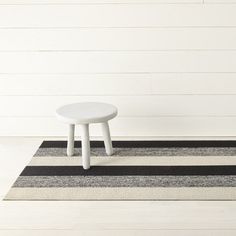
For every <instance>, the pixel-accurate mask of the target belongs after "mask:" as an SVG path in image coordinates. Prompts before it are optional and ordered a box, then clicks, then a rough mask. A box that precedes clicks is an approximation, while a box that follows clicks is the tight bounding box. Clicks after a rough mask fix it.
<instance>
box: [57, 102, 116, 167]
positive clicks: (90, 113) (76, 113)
mask: <svg viewBox="0 0 236 236" xmlns="http://www.w3.org/2000/svg"><path fill="white" fill-rule="evenodd" d="M56 115H57V118H58V119H59V120H60V121H62V122H64V123H67V124H69V135H68V143H67V155H68V156H73V154H74V132H75V125H80V126H81V132H82V133H81V143H82V164H83V168H84V169H89V168H90V141H89V124H91V123H101V125H102V132H103V136H104V143H105V148H106V153H107V155H112V154H113V148H112V142H111V136H110V130H109V125H108V121H109V120H111V119H112V118H114V117H115V116H116V115H117V108H116V107H115V106H113V105H110V104H106V103H95V102H85V103H75V104H69V105H66V106H63V107H60V108H59V109H57V111H56Z"/></svg>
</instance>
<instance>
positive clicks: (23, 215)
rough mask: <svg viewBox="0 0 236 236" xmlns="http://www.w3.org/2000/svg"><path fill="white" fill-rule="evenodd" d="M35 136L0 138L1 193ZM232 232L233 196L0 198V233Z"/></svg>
mask: <svg viewBox="0 0 236 236" xmlns="http://www.w3.org/2000/svg"><path fill="white" fill-rule="evenodd" d="M41 141H42V139H40V138H0V196H1V198H3V196H4V194H5V193H6V192H7V191H8V189H9V188H10V186H11V184H12V183H13V182H14V180H15V179H16V178H17V176H18V175H19V174H20V172H21V170H22V169H23V168H24V166H25V165H26V164H27V163H28V161H29V160H30V159H31V157H32V155H33V153H34V152H35V150H36V149H37V148H38V146H39V145H40V143H41ZM8 235H11V236H15V235H17V236H21V235H24V236H27V235H33V236H38V235H44V236H48V235H50V236H54V235H56V236H61V235H67V236H70V235H73V236H74V235H77V236H80V235H85V236H87V235H89V236H90V235H96V236H100V235H103V236H106V235H111V236H116V235H124V236H126V235H131V236H132V235H135V236H140V235H148V236H152V235H164V236H169V235H175V236H180V235H181V236H185V235H188V236H191V235H193V236H196V235H197V236H198V235H199V236H200V235H201V236H202V235H212V236H218V235H224V236H228V235H236V201H235V202H234V201H231V202H227V201H225V202H223V201H222V202H217V201H211V202H206V201H205V202H204V201H201V202H197V201H185V202H184V201H175V202H174V201H171V202H167V201H156V202H154V201H150V202H141V201H134V202H132V201H129V202H117V201H113V202H112V201H110V202H108V201H107V202H106V201H102V202H95V201H88V202H86V201H85V202H79V201H78V202H76V201H73V202H66V201H64V202H60V201H58V202H55V201H54V202H53V201H51V202H50V201H44V202H42V201H41V202H40V201H39V202H28V201H25V202H17V201H12V202H4V201H1V202H0V236H8Z"/></svg>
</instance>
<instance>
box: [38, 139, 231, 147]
mask: <svg viewBox="0 0 236 236" xmlns="http://www.w3.org/2000/svg"><path fill="white" fill-rule="evenodd" d="M112 144H113V147H115V148H155V147H163V148H165V147H166V148H172V147H173V148H176V147H186V148H187V147H190V148H191V147H192V148H197V147H236V141H216V140H211V141H210V140H206V141H113V142H112ZM90 146H91V147H92V148H99V147H104V142H103V141H91V142H90ZM66 147H67V141H58V140H57V141H43V143H42V144H41V146H40V148H66ZM75 147H76V148H79V147H81V142H80V141H75Z"/></svg>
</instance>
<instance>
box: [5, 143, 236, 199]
mask: <svg viewBox="0 0 236 236" xmlns="http://www.w3.org/2000/svg"><path fill="white" fill-rule="evenodd" d="M113 145H114V151H115V154H114V155H113V156H111V157H108V156H106V154H105V150H104V146H103V142H100V141H93V142H91V165H92V167H91V169H90V170H83V168H82V166H81V148H80V142H78V141H76V143H75V156H74V157H67V156H66V142H65V141H44V142H43V143H42V145H41V146H40V148H39V149H38V150H37V152H36V153H35V155H34V156H33V158H32V160H31V161H30V163H29V164H28V166H26V167H25V169H24V170H23V171H22V173H21V174H20V176H19V177H18V179H17V180H16V181H15V183H14V185H13V186H12V188H11V189H10V191H9V192H8V194H7V195H6V197H5V200H236V142H233V141H181V142H180V141H169V142H167V141H115V142H113Z"/></svg>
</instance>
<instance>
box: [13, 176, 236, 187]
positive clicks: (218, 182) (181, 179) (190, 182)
mask: <svg viewBox="0 0 236 236" xmlns="http://www.w3.org/2000/svg"><path fill="white" fill-rule="evenodd" d="M13 187H32V188H41V187H60V188H65V187H236V176H231V175H228V176H20V177H19V178H18V179H17V180H16V182H15V183H14V185H13Z"/></svg>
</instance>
